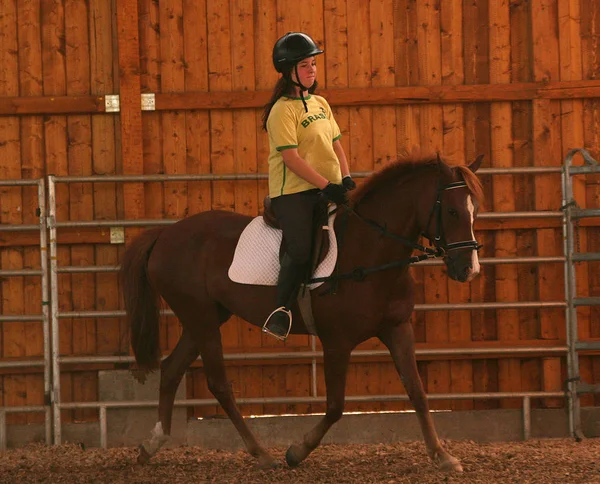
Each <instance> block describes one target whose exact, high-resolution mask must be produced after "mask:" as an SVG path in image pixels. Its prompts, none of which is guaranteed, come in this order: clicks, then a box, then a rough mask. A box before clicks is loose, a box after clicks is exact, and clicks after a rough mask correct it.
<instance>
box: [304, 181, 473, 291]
mask: <svg viewBox="0 0 600 484" xmlns="http://www.w3.org/2000/svg"><path fill="white" fill-rule="evenodd" d="M464 187H468V185H467V183H466V182H464V181H458V182H453V183H450V184H448V185H446V186H440V187H438V190H437V197H436V201H435V203H434V205H433V207H432V209H431V212H430V214H429V219H428V221H427V227H426V229H425V230H428V229H429V225H430V224H431V220H432V219H435V221H436V235H435V237H433V238H432V237H430V236H428V235H427V234H426V233H423V234H422V235H423V236H424V237H425V238H426V239H428V240H429V241H430V242H431V241H432V240H433V245H434V248H432V247H425V246H424V245H421V244H419V243H416V242H413V241H412V240H409V239H407V238H405V237H402V236H400V235H397V234H395V233H393V232H390V231H389V230H388V229H387V227H386V226H385V225H381V224H379V223H377V222H375V221H374V220H371V219H369V218H366V217H363V216H362V215H360V214H359V213H358V212H357V211H356V210H354V209H353V208H352V207H349V206H347V205H342V206H341V207H340V206H338V207H336V208H335V209H334V210H332V211H331V212H330V215H333V214H334V213H336V212H338V211H340V209H342V208H343V212H342V217H343V219H342V221H341V229H340V235H339V238H338V251H340V250H341V248H342V246H343V240H344V233H345V231H346V224H347V221H348V216H349V214H352V215H354V216H356V217H357V218H358V219H359V220H361V221H362V222H364V223H366V224H367V225H368V226H370V227H371V228H373V229H375V230H376V231H377V232H379V233H380V234H381V235H382V236H384V237H389V238H391V239H393V240H396V241H398V242H400V243H401V244H404V245H406V246H408V247H410V248H412V249H416V250H418V251H420V252H422V254H420V255H415V256H411V257H408V258H406V259H401V260H396V261H392V262H388V263H387V264H381V265H378V266H373V267H356V268H355V269H353V270H352V271H351V272H347V273H344V274H337V264H336V269H335V270H334V273H333V274H332V275H330V276H324V277H314V278H311V279H309V280H308V281H307V283H310V284H312V283H316V282H328V281H332V282H334V283H335V282H338V281H340V280H345V279H351V280H354V281H359V282H360V281H362V280H364V279H365V277H367V276H368V275H369V274H373V273H374V272H379V271H383V270H388V269H395V268H398V267H404V266H408V265H410V264H415V263H417V262H420V261H423V260H426V259H436V258H438V257H442V256H444V255H447V253H448V252H449V251H451V250H456V249H466V248H471V249H472V250H479V249H480V248H481V247H482V246H481V245H480V244H478V243H477V241H476V240H467V241H461V242H453V243H450V244H446V243H442V239H443V233H442V200H441V195H442V192H444V191H445V190H453V189H455V188H464ZM333 291H335V288H334V289H333Z"/></svg>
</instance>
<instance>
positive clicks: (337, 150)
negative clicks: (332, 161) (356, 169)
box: [333, 139, 350, 178]
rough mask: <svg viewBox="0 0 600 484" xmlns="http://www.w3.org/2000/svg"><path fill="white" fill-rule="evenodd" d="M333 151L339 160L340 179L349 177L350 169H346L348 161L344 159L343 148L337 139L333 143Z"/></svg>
mask: <svg viewBox="0 0 600 484" xmlns="http://www.w3.org/2000/svg"><path fill="white" fill-rule="evenodd" d="M333 151H335V154H336V155H337V157H338V160H340V170H341V171H342V178H344V177H345V176H350V168H349V167H348V160H347V159H346V153H345V152H344V147H343V146H342V143H341V141H340V140H339V139H336V140H335V141H334V142H333Z"/></svg>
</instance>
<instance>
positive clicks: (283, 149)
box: [263, 32, 356, 341]
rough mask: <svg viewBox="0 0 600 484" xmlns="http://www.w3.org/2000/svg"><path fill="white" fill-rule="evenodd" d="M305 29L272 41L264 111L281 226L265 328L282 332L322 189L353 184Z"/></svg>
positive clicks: (330, 191)
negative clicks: (272, 303) (271, 84)
mask: <svg viewBox="0 0 600 484" xmlns="http://www.w3.org/2000/svg"><path fill="white" fill-rule="evenodd" d="M322 53H323V51H322V50H321V49H319V47H318V46H317V44H316V43H315V42H314V41H313V39H311V38H310V37H309V36H308V35H306V34H303V33H300V32H289V33H287V34H285V35H284V36H283V37H281V38H280V39H279V40H278V41H277V42H276V43H275V46H274V48H273V65H274V66H275V69H276V70H277V72H279V73H280V74H281V77H280V78H279V80H278V81H277V84H276V85H275V89H274V90H273V95H272V97H271V100H270V102H269V103H268V104H267V105H266V106H265V110H264V113H263V128H264V129H265V130H266V131H267V133H268V135H269V146H270V154H269V196H270V198H271V206H272V208H273V212H274V214H275V217H276V218H277V221H278V223H279V226H280V227H281V229H282V231H283V243H284V248H285V253H284V255H283V258H282V260H281V270H280V273H279V280H278V282H277V301H276V309H275V310H274V311H273V312H272V313H271V314H270V315H269V317H268V318H267V320H266V321H265V324H264V325H263V331H264V332H266V333H268V334H270V335H272V336H274V337H276V338H278V339H280V340H282V341H283V340H285V338H287V335H288V334H289V331H290V328H291V326H292V313H291V307H292V305H293V303H294V301H295V299H296V297H297V296H298V291H299V289H300V286H301V284H302V282H303V280H304V279H305V277H306V275H307V271H308V270H309V264H310V256H311V243H312V230H313V218H314V212H315V207H316V205H317V203H318V202H319V199H320V198H321V197H322V195H324V196H325V197H326V198H327V199H328V200H329V201H331V202H333V203H335V204H338V205H340V204H343V203H346V191H348V190H353V189H354V188H356V184H355V183H354V181H353V180H352V178H351V176H350V170H349V168H348V161H347V160H346V154H345V153H344V149H343V147H342V144H341V142H340V137H341V133H340V128H339V127H338V125H337V123H336V122H335V119H334V117H333V113H332V112H331V108H330V107H329V104H328V103H327V101H326V100H325V99H324V98H323V97H321V96H316V95H315V94H314V91H315V89H316V88H317V82H316V76H317V65H316V59H315V57H316V56H317V55H319V54H322Z"/></svg>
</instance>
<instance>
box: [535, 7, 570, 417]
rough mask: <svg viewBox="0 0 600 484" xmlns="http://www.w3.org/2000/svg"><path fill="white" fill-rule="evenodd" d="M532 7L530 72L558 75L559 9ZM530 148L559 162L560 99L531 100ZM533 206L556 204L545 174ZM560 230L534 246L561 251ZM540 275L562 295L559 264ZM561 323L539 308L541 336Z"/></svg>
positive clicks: (552, 293) (549, 373) (555, 382)
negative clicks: (532, 115) (531, 67)
mask: <svg viewBox="0 0 600 484" xmlns="http://www.w3.org/2000/svg"><path fill="white" fill-rule="evenodd" d="M531 9H532V19H533V24H532V27H533V29H532V32H533V52H534V62H533V73H534V77H535V79H536V80H538V81H549V80H552V79H558V78H559V75H560V71H559V51H560V50H559V44H558V32H557V30H556V27H557V26H558V10H557V7H556V4H555V3H554V2H549V1H547V0H534V1H532V3H531ZM533 113H534V121H533V145H534V147H533V149H534V163H535V164H537V165H545V166H548V165H560V164H561V160H560V157H559V156H557V155H559V154H560V153H561V146H560V103H558V102H556V101H550V100H535V101H534V102H533ZM535 188H536V192H535V193H536V209H538V210H543V209H548V208H549V207H555V206H556V185H555V183H553V180H552V179H551V178H550V177H548V176H547V175H546V176H541V177H538V179H537V180H536V187H535ZM560 237H561V233H560V232H559V231H556V230H540V231H538V233H537V249H538V253H539V254H540V255H550V254H555V253H557V252H556V251H557V250H558V251H560V250H561V247H560V245H561V244H560V243H559V244H557V243H556V241H557V239H558V240H560ZM538 274H539V278H540V285H539V297H540V299H541V300H550V299H553V298H555V297H561V296H563V297H564V295H563V294H562V290H561V289H560V286H557V285H556V284H555V283H554V281H557V280H562V271H561V268H560V267H559V268H557V267H552V266H551V265H541V266H539V268H538ZM559 324H561V325H564V311H560V310H558V311H557V310H552V309H541V310H540V329H541V334H540V335H541V337H542V338H554V337H556V335H557V333H558V325H559ZM558 365H560V361H556V360H554V359H547V360H545V361H544V362H543V386H542V388H543V389H544V390H560V388H561V385H560V372H559V373H558V375H557V374H556V370H557V367H559V366H558ZM545 405H548V406H558V405H560V403H559V402H558V401H550V400H548V401H546V402H545Z"/></svg>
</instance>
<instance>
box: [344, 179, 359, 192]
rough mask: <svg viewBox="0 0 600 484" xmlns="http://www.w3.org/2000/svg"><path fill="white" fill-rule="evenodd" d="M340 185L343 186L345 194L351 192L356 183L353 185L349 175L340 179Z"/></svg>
mask: <svg viewBox="0 0 600 484" xmlns="http://www.w3.org/2000/svg"><path fill="white" fill-rule="evenodd" d="M342 185H344V188H345V189H346V191H347V192H351V191H352V190H354V189H355V188H356V183H354V180H353V179H352V177H351V176H350V175H346V176H345V177H344V178H342Z"/></svg>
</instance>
